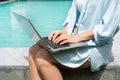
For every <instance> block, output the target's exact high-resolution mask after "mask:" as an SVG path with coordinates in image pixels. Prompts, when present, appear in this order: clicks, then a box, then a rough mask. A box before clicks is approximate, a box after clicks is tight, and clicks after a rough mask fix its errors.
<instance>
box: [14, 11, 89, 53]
mask: <svg viewBox="0 0 120 80" xmlns="http://www.w3.org/2000/svg"><path fill="white" fill-rule="evenodd" d="M13 14H14V16H15V18H16V19H17V21H18V22H19V23H20V25H21V26H22V27H23V28H24V30H25V32H27V34H28V35H29V36H30V38H32V40H33V41H35V42H36V43H38V44H39V45H40V46H42V47H43V48H44V49H46V50H47V51H49V52H50V53H55V52H59V51H62V50H67V49H72V48H77V47H83V46H86V45H87V43H86V42H79V43H73V44H64V45H60V44H55V43H53V41H51V40H49V39H48V37H41V36H40V34H39V33H38V31H37V30H36V28H35V27H34V26H33V24H32V23H31V21H30V20H29V19H28V18H27V17H25V16H22V15H20V14H18V13H15V12H13Z"/></svg>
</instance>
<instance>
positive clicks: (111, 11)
mask: <svg viewBox="0 0 120 80" xmlns="http://www.w3.org/2000/svg"><path fill="white" fill-rule="evenodd" d="M116 4H117V3H115V1H114V0H113V3H111V4H110V6H109V7H108V9H107V11H106V12H105V14H104V16H103V17H102V20H101V21H100V23H99V24H98V25H96V26H95V27H94V29H93V33H94V39H95V43H96V44H97V45H103V44H105V43H108V42H111V40H112V39H113V36H114V35H115V33H116V31H117V29H118V28H119V24H120V12H119V11H120V7H119V5H116Z"/></svg>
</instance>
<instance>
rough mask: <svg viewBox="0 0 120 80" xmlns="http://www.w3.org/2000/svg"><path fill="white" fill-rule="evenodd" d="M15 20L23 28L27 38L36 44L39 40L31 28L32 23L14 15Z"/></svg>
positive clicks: (34, 30) (36, 33)
mask: <svg viewBox="0 0 120 80" xmlns="http://www.w3.org/2000/svg"><path fill="white" fill-rule="evenodd" d="M13 14H14V16H15V18H16V19H17V20H18V21H19V23H20V25H21V26H22V27H23V29H24V31H25V32H26V33H27V34H28V35H29V37H30V38H31V39H32V40H33V41H35V42H36V43H37V42H38V41H39V40H40V36H39V34H38V32H37V31H36V29H35V28H34V27H33V25H32V23H31V22H30V20H29V19H27V18H26V17H24V16H22V15H19V14H17V13H14V12H13Z"/></svg>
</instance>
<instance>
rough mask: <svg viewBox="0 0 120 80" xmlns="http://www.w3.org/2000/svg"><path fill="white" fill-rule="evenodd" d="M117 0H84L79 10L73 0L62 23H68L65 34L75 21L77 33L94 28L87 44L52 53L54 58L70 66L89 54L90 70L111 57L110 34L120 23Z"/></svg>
mask: <svg viewBox="0 0 120 80" xmlns="http://www.w3.org/2000/svg"><path fill="white" fill-rule="evenodd" d="M119 2H120V0H85V1H84V4H83V7H82V10H81V12H79V11H78V9H77V7H76V0H73V2H72V5H71V8H70V10H69V12H68V16H67V18H66V20H65V22H64V25H65V24H66V23H68V31H67V33H68V34H72V31H73V28H74V26H75V25H76V24H78V25H77V33H78V34H79V33H82V32H85V31H87V30H90V29H93V33H94V39H92V40H89V41H88V42H87V43H88V46H87V47H83V48H76V49H72V50H68V51H62V52H60V53H59V54H54V55H53V56H54V57H55V58H56V60H57V61H59V62H60V63H62V64H63V65H65V66H69V67H72V68H76V67H79V66H80V65H82V64H83V63H84V62H85V61H86V60H88V58H90V59H91V71H97V70H99V69H100V68H101V66H103V65H106V64H108V63H109V62H110V61H111V48H112V41H113V36H114V35H115V33H116V31H117V29H118V28H119V25H120V12H119V11H120V4H119Z"/></svg>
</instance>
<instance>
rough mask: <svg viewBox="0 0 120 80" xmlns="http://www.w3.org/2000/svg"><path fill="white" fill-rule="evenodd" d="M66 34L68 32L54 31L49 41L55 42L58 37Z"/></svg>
mask: <svg viewBox="0 0 120 80" xmlns="http://www.w3.org/2000/svg"><path fill="white" fill-rule="evenodd" d="M65 33H66V31H64V30H56V31H53V32H51V33H50V35H49V36H48V39H49V40H52V41H54V40H55V39H56V38H57V37H58V36H60V35H61V34H65Z"/></svg>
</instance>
